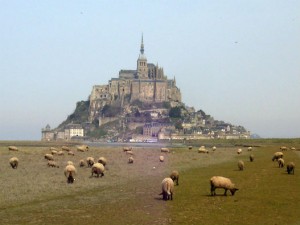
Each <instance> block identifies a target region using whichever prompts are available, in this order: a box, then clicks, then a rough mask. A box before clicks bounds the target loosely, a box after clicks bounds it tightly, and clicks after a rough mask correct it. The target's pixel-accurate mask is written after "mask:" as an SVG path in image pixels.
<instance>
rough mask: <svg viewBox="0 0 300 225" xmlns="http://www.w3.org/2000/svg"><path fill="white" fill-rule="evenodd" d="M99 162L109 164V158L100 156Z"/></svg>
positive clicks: (104, 164)
mask: <svg viewBox="0 0 300 225" xmlns="http://www.w3.org/2000/svg"><path fill="white" fill-rule="evenodd" d="M98 163H101V164H102V165H103V166H106V164H107V159H106V158H104V157H100V158H99V159H98Z"/></svg>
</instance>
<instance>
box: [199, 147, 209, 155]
mask: <svg viewBox="0 0 300 225" xmlns="http://www.w3.org/2000/svg"><path fill="white" fill-rule="evenodd" d="M202 147H203V146H201V147H200V148H199V149H198V153H208V150H207V149H205V148H202Z"/></svg>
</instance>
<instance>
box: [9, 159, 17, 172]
mask: <svg viewBox="0 0 300 225" xmlns="http://www.w3.org/2000/svg"><path fill="white" fill-rule="evenodd" d="M9 164H10V166H11V168H13V169H17V168H18V165H19V159H18V158H17V157H12V158H10V159H9Z"/></svg>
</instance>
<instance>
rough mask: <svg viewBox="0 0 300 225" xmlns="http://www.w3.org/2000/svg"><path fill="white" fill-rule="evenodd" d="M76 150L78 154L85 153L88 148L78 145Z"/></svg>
mask: <svg viewBox="0 0 300 225" xmlns="http://www.w3.org/2000/svg"><path fill="white" fill-rule="evenodd" d="M76 148H77V151H80V152H86V151H88V150H89V146H87V145H79V146H77V147H76Z"/></svg>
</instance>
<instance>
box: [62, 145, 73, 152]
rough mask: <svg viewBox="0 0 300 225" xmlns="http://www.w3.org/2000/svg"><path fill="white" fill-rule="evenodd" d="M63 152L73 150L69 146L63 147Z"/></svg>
mask: <svg viewBox="0 0 300 225" xmlns="http://www.w3.org/2000/svg"><path fill="white" fill-rule="evenodd" d="M61 150H63V151H67V152H68V151H71V149H70V148H69V147H68V146H62V147H61Z"/></svg>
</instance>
